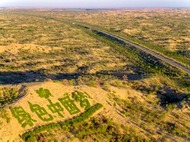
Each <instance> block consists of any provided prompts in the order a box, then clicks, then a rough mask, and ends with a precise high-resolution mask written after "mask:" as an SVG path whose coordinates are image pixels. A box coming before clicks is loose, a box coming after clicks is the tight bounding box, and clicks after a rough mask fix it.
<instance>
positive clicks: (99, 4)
mask: <svg viewBox="0 0 190 142" xmlns="http://www.w3.org/2000/svg"><path fill="white" fill-rule="evenodd" d="M3 6H24V7H26V6H27V7H63V8H125V7H190V0H0V7H3Z"/></svg>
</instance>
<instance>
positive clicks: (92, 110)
mask: <svg viewBox="0 0 190 142" xmlns="http://www.w3.org/2000/svg"><path fill="white" fill-rule="evenodd" d="M102 107H103V106H102V104H99V103H98V104H96V105H94V106H92V107H90V108H89V109H88V110H86V111H85V112H84V113H82V114H81V115H80V116H77V117H74V118H72V119H69V120H66V121H64V122H58V123H50V124H47V125H43V126H39V127H36V128H34V129H33V130H31V131H28V132H26V133H24V134H23V135H21V138H22V139H23V140H24V141H27V140H28V139H29V138H30V137H32V136H34V135H36V134H39V133H40V132H42V131H45V130H50V129H54V128H58V127H61V128H63V127H64V126H69V125H72V124H74V123H80V122H82V121H84V120H86V119H88V118H89V117H90V116H91V115H92V114H94V113H95V112H96V111H97V110H99V109H100V108H102Z"/></svg>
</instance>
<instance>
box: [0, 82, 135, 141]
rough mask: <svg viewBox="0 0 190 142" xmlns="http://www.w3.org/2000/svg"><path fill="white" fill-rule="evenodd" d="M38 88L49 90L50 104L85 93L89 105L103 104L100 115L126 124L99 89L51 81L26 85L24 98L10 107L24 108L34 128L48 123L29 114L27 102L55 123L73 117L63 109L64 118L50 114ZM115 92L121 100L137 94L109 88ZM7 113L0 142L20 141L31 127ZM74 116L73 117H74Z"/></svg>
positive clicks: (107, 94)
mask: <svg viewBox="0 0 190 142" xmlns="http://www.w3.org/2000/svg"><path fill="white" fill-rule="evenodd" d="M40 87H42V88H44V89H49V90H50V92H51V93H52V95H53V96H52V97H50V99H51V100H52V102H58V98H61V97H63V96H64V94H65V93H66V92H67V93H71V92H73V91H74V90H78V91H82V92H87V93H88V94H89V98H88V100H89V101H90V103H91V105H94V104H96V103H101V104H103V106H104V107H103V109H102V110H100V112H101V113H104V114H105V116H108V117H109V118H111V119H113V121H115V122H118V120H119V122H120V123H122V124H127V119H126V118H124V117H122V116H121V115H119V113H118V110H120V109H121V108H119V107H118V106H115V107H114V108H113V102H112V100H111V99H110V97H109V93H108V92H106V91H104V90H102V89H101V88H93V87H88V86H77V87H74V86H65V85H63V83H61V82H56V83H55V82H52V81H47V82H44V83H33V84H32V83H31V84H27V90H28V91H27V94H26V95H25V97H23V98H22V99H20V100H19V101H17V102H16V103H15V104H13V105H12V107H16V106H21V107H23V108H24V110H25V111H26V112H28V113H29V114H30V115H31V116H32V118H33V119H35V120H37V122H34V125H35V126H39V125H42V124H47V123H49V122H43V121H42V120H40V119H39V118H38V117H37V115H36V114H35V113H33V112H31V110H30V108H29V104H28V101H30V102H31V103H32V104H39V105H40V106H42V107H44V108H45V109H46V110H47V111H48V113H49V114H51V115H53V116H54V120H53V122H56V121H64V120H65V119H68V118H72V117H73V116H72V115H70V114H69V113H68V112H67V111H66V110H65V109H64V112H63V114H64V118H62V117H60V116H59V115H57V114H52V112H51V111H50V110H49V109H48V107H47V104H48V101H47V100H46V99H44V98H40V97H39V96H38V94H37V93H36V92H35V90H37V89H39V88H40ZM111 89H112V90H114V91H115V92H116V94H119V95H118V96H119V97H121V98H122V99H125V98H127V96H128V94H129V95H130V94H131V95H132V94H133V95H134V94H136V93H137V92H131V91H126V90H125V89H116V88H114V87H112V88H111ZM75 104H76V105H77V107H78V108H79V109H80V110H81V112H83V111H84V109H83V108H81V107H80V106H79V103H75ZM7 110H8V112H9V113H10V116H11V121H10V123H8V124H7V123H6V122H5V123H3V125H2V126H1V129H0V137H1V138H0V141H1V142H5V141H8V140H11V141H13V140H15V141H16V142H19V141H22V140H21V139H20V137H19V135H20V134H22V133H24V132H26V131H27V130H29V129H31V128H32V127H30V126H26V128H22V127H21V125H20V124H19V122H18V121H17V119H16V118H14V117H13V116H12V114H11V112H10V109H9V108H7ZM74 116H75V115H74Z"/></svg>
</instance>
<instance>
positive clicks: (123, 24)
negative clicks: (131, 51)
mask: <svg viewBox="0 0 190 142" xmlns="http://www.w3.org/2000/svg"><path fill="white" fill-rule="evenodd" d="M76 13H77V14H76ZM49 15H51V16H52V15H53V16H54V17H59V18H68V19H71V20H73V19H75V20H76V21H79V22H84V23H88V24H91V25H94V26H97V27H99V28H103V29H106V30H109V31H111V32H114V33H116V34H118V35H121V36H123V37H127V38H128V39H130V40H132V41H135V42H136V43H139V44H142V45H145V46H147V47H149V48H152V49H154V50H157V51H158V52H161V53H162V54H165V55H167V56H169V57H171V58H173V59H175V60H177V61H180V62H182V63H184V64H185V65H187V66H190V47H189V45H190V30H189V29H190V26H189V25H190V10H189V9H127V10H110V11H104V10H102V11H98V10H97V11H96V10H88V11H79V12H67V11H64V12H58V11H56V12H51V13H49Z"/></svg>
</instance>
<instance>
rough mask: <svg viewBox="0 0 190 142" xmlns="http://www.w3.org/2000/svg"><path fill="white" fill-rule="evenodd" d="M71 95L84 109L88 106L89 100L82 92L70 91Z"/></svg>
mask: <svg viewBox="0 0 190 142" xmlns="http://www.w3.org/2000/svg"><path fill="white" fill-rule="evenodd" d="M72 97H73V99H74V100H75V101H77V102H80V106H81V107H83V108H85V110H87V109H89V108H90V102H89V101H88V99H87V96H86V95H85V94H84V93H83V92H79V91H75V92H73V93H72Z"/></svg>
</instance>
